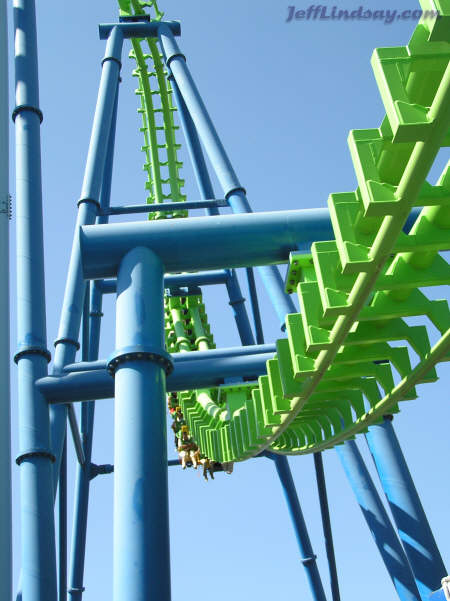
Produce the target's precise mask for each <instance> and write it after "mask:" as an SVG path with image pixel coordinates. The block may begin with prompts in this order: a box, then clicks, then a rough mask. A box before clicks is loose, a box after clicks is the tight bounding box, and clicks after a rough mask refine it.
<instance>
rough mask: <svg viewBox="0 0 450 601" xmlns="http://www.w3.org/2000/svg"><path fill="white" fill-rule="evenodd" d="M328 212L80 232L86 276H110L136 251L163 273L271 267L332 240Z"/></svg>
mask: <svg viewBox="0 0 450 601" xmlns="http://www.w3.org/2000/svg"><path fill="white" fill-rule="evenodd" d="M333 238H334V235H333V229H332V227H331V221H330V217H329V211H328V209H304V210H298V211H274V212H267V213H250V214H241V215H218V216H210V217H191V218H190V219H188V220H187V219H176V220H161V221H154V222H141V221H139V222H128V223H115V224H110V225H95V226H86V227H82V228H81V231H80V248H81V256H82V263H83V273H84V277H85V278H87V279H99V278H104V277H114V276H116V274H117V268H118V265H119V263H120V260H121V259H122V257H123V256H124V255H125V254H126V253H127V252H129V251H130V250H131V249H132V248H135V247H136V246H146V247H148V248H151V249H152V250H153V251H154V252H155V253H156V254H157V255H158V256H159V257H160V259H161V260H162V262H163V264H164V269H165V272H166V273H168V272H169V273H173V272H180V271H200V270H211V269H223V268H236V267H254V266H257V265H274V264H277V263H283V262H286V261H287V260H288V257H289V252H291V251H293V250H297V248H298V247H299V245H300V244H304V243H311V242H314V241H317V240H332V239H333Z"/></svg>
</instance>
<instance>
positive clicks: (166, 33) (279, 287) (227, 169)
mask: <svg viewBox="0 0 450 601" xmlns="http://www.w3.org/2000/svg"><path fill="white" fill-rule="evenodd" d="M158 37H159V41H160V44H161V48H162V51H163V54H164V58H165V61H166V64H167V68H168V70H169V72H170V73H171V75H172V76H173V78H174V80H175V81H176V84H177V86H178V89H179V92H180V95H181V96H182V97H183V101H184V103H185V106H186V109H187V110H186V112H188V113H189V115H190V117H191V119H192V121H193V123H194V125H195V128H196V130H197V132H198V135H199V136H200V139H201V140H202V142H203V145H204V147H205V150H206V152H207V154H208V156H209V158H210V160H211V164H212V166H213V168H214V170H215V172H216V175H217V177H218V179H219V182H220V185H221V186H222V189H223V193H224V195H225V198H226V199H227V200H228V202H229V204H230V207H231V208H232V210H233V212H234V213H250V212H251V207H250V204H249V202H248V200H247V197H246V193H245V189H244V188H243V186H242V185H241V183H240V181H239V179H238V177H237V175H236V173H235V171H234V169H233V166H232V164H231V161H230V159H229V158H228V156H227V153H226V151H225V148H224V146H223V144H222V142H221V140H220V138H219V136H218V134H217V131H216V129H215V127H214V124H213V122H212V119H211V117H210V116H209V114H208V111H207V109H206V106H205V104H204V102H203V100H202V98H201V96H200V93H199V91H198V89H197V87H196V85H195V83H194V80H193V79H192V76H191V73H190V72H189V69H188V67H187V64H186V58H185V57H184V55H183V54H182V53H181V51H180V49H179V47H178V44H177V42H176V41H175V37H174V35H173V33H172V31H171V30H170V28H169V27H168V26H167V25H165V24H163V23H161V24H160V26H159V29H158ZM258 271H259V272H260V275H261V278H262V280H263V283H264V286H265V287H266V289H267V292H268V294H269V297H270V299H271V301H272V303H273V304H274V308H275V310H276V312H277V315H278V317H279V318H280V313H282V316H281V319H280V321H281V324H282V326H284V320H285V315H286V314H287V313H295V306H294V305H293V303H292V300H291V299H290V297H289V296H288V295H286V293H285V292H284V285H283V282H282V279H281V277H280V274H279V272H278V269H277V268H276V267H275V266H272V265H271V266H264V267H259V268H258Z"/></svg>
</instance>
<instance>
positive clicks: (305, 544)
mask: <svg viewBox="0 0 450 601" xmlns="http://www.w3.org/2000/svg"><path fill="white" fill-rule="evenodd" d="M270 458H271V459H273V461H274V462H275V467H276V468H277V473H278V477H279V478H280V482H281V486H282V487H283V492H284V495H285V497H286V502H287V504H288V509H289V513H290V515H291V519H292V523H293V525H294V530H295V535H296V537H297V542H298V546H299V547H300V553H301V555H302V559H301V562H302V563H303V566H304V568H305V571H306V576H307V578H308V583H309V586H310V589H311V594H312V597H313V599H314V601H326V597H325V592H324V590H323V585H322V580H321V578H320V574H319V569H318V567H317V563H316V556H315V555H314V552H313V549H312V546H311V541H310V539H309V534H308V530H307V528H306V523H305V519H304V517H303V512H302V508H301V507H300V501H299V499H298V496H297V491H296V490H295V484H294V480H293V478H292V474H291V469H290V467H289V462H288V459H287V457H286V456H285V455H274V454H270Z"/></svg>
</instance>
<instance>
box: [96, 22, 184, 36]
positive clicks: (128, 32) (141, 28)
mask: <svg viewBox="0 0 450 601" xmlns="http://www.w3.org/2000/svg"><path fill="white" fill-rule="evenodd" d="M162 23H164V25H166V26H167V27H168V28H169V29H170V31H171V32H172V33H173V35H175V36H179V35H181V24H180V22H179V21H163V22H158V21H153V22H151V23H145V22H137V23H102V24H101V25H99V26H98V34H99V37H100V39H101V40H107V39H108V36H109V34H110V33H111V30H112V29H114V27H117V28H118V29H120V31H121V32H122V35H123V37H124V38H125V39H129V38H155V37H157V35H158V28H159V26H160V25H161V24H162Z"/></svg>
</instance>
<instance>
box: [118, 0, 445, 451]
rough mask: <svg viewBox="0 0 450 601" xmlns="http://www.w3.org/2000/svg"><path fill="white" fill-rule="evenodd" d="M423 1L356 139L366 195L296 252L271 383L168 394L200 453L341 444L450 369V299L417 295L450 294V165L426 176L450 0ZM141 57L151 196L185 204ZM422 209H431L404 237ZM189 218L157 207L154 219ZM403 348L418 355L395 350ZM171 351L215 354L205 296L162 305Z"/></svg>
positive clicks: (156, 15)
mask: <svg viewBox="0 0 450 601" xmlns="http://www.w3.org/2000/svg"><path fill="white" fill-rule="evenodd" d="M420 4H421V7H422V9H423V10H424V11H427V10H434V11H438V12H439V13H440V15H441V17H440V18H438V19H423V20H422V21H421V22H420V23H419V24H418V25H417V27H416V29H415V31H414V34H413V36H412V38H411V40H410V42H409V44H408V45H407V46H401V47H395V48H378V49H376V50H375V51H374V53H373V57H372V68H373V70H374V73H375V77H376V81H377V84H378V88H379V90H380V94H381V98H382V101H383V104H384V107H385V109H386V117H385V118H384V120H383V122H382V123H381V125H380V127H379V128H375V129H364V130H353V131H351V132H350V135H349V138H348V144H349V147H350V153H351V157H352V160H353V164H354V168H355V172H356V178H357V183H358V187H357V189H356V190H355V191H353V192H344V193H339V194H331V195H330V197H329V200H328V206H329V209H330V213H331V218H332V224H333V230H334V235H335V240H331V241H328V242H317V243H315V244H313V245H312V248H311V254H304V253H292V254H291V257H290V265H289V270H288V275H287V278H286V282H287V284H286V292H288V293H297V294H298V298H299V302H300V307H301V313H296V314H292V315H287V316H286V331H287V338H285V339H280V340H278V341H277V343H276V347H277V354H276V356H275V358H274V359H271V360H269V361H268V362H267V375H264V376H261V377H260V378H259V380H258V383H257V384H256V383H243V384H239V385H232V386H222V387H220V388H214V389H203V390H192V391H186V392H182V393H178V395H177V396H171V397H169V405H171V407H172V409H174V408H175V406H180V407H181V409H182V413H183V417H184V420H185V422H186V425H187V426H188V429H189V433H190V436H191V437H192V439H193V441H194V442H195V443H196V445H198V447H199V449H200V450H201V453H202V454H203V455H205V456H207V457H208V458H210V459H212V460H214V461H219V462H229V461H242V460H244V459H247V458H249V457H251V456H254V455H256V454H258V453H260V452H261V451H262V450H264V449H266V448H270V449H271V450H272V451H273V452H275V453H282V454H306V453H312V452H317V451H320V450H323V449H327V448H331V447H333V446H335V445H337V444H341V443H342V442H343V441H345V440H347V439H349V438H353V437H354V436H355V435H356V434H358V433H360V432H365V431H366V430H367V428H368V426H370V425H371V424H374V423H377V422H379V421H381V419H382V416H383V415H385V414H386V413H394V412H397V411H398V410H399V408H398V404H399V402H400V401H405V400H410V399H414V398H416V392H415V386H416V385H417V384H421V383H426V382H434V381H435V380H436V379H437V375H436V371H435V365H436V364H437V363H438V362H441V361H448V360H450V352H449V349H450V311H449V307H448V303H447V301H446V300H430V299H429V298H428V297H427V296H426V294H425V293H424V292H423V291H422V290H421V289H422V288H426V287H429V286H442V285H448V284H450V267H449V265H448V263H447V261H446V260H445V258H444V256H443V255H442V252H443V251H447V250H449V249H450V162H449V163H448V164H447V166H446V168H445V170H444V172H443V174H442V176H441V177H440V179H439V181H438V182H437V184H436V185H432V184H430V183H429V182H428V181H427V180H426V177H427V174H428V172H429V170H430V168H431V166H432V164H433V161H434V159H435V157H436V155H437V153H438V152H439V150H440V148H441V147H446V146H447V147H448V146H450V64H449V63H450V60H449V59H450V43H449V40H450V2H449V0H420ZM119 5H120V10H121V14H122V15H133V14H143V13H145V9H146V8H147V9H149V10H150V12H151V18H152V19H154V20H159V19H161V18H162V16H163V13H162V12H161V11H160V10H159V8H158V6H157V4H156V2H154V1H153V2H152V1H150V2H143V1H139V0H119ZM144 47H148V50H149V51H148V52H146V51H145V50H144ZM131 55H132V57H133V58H134V59H135V60H136V65H137V67H136V70H135V72H134V74H135V75H136V76H137V77H138V80H139V87H138V90H137V94H138V95H139V96H140V100H141V107H140V108H139V109H138V110H139V112H140V113H141V115H142V131H143V134H144V140H145V143H144V146H143V151H144V152H145V155H146V162H145V165H144V169H145V171H146V172H147V174H148V181H147V184H146V188H147V190H148V192H149V195H148V199H147V200H148V202H149V203H154V204H158V203H161V202H164V200H166V199H169V198H170V199H171V201H180V202H182V201H183V200H185V198H186V197H185V196H184V195H183V193H182V187H183V184H184V182H183V180H182V179H181V178H180V176H179V170H180V167H181V166H182V163H181V162H180V161H179V160H178V156H177V151H178V149H179V147H180V145H179V144H177V142H176V130H177V127H176V125H175V121H174V112H175V110H176V109H175V108H174V105H173V102H172V90H171V88H170V83H169V82H168V80H167V77H166V75H167V74H166V72H165V67H164V63H163V60H162V57H161V55H160V53H159V50H158V48H157V45H156V42H155V41H154V40H152V39H147V40H133V51H132V53H131ZM414 207H422V209H421V211H420V213H419V216H418V217H417V219H416V221H415V223H414V225H413V227H412V229H411V230H410V231H409V233H408V234H406V233H404V231H403V227H404V225H405V222H406V219H407V218H408V216H409V214H410V212H411V210H412V209H413V208H414ZM187 215H188V213H187V211H184V210H181V209H180V210H179V211H174V212H173V213H158V212H157V211H155V212H154V213H151V214H150V218H151V219H159V218H166V217H169V218H175V217H187ZM418 316H422V317H423V318H425V317H427V318H428V320H429V321H430V322H431V323H432V324H433V325H434V326H435V328H436V329H437V330H438V331H439V332H440V336H441V338H440V339H439V340H438V342H436V343H435V344H434V345H433V346H431V343H430V339H429V335H428V332H427V327H426V326H425V325H413V326H411V325H408V322H407V321H406V319H407V318H409V317H418ZM398 341H403V342H405V343H407V345H409V347H410V349H411V350H412V351H413V355H411V352H410V350H408V346H406V345H404V346H398V345H397V344H395V345H394V346H393V345H391V344H390V343H391V342H398ZM166 345H167V348H168V350H169V351H171V352H180V351H186V352H189V351H192V350H207V349H209V348H213V346H214V343H213V339H212V336H211V334H210V329H209V325H208V323H207V318H206V313H205V310H204V305H203V303H202V298H201V295H192V296H185V297H176V296H175V297H174V296H168V297H167V298H166ZM412 358H414V360H415V361H416V363H415V365H413V364H412Z"/></svg>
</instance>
